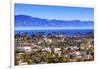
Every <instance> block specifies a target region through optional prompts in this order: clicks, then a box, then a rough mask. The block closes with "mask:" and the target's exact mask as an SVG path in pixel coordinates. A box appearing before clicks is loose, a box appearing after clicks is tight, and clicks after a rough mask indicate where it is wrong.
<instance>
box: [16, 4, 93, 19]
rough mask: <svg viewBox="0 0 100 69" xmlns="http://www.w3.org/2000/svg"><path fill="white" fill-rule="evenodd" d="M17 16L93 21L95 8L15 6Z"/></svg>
mask: <svg viewBox="0 0 100 69" xmlns="http://www.w3.org/2000/svg"><path fill="white" fill-rule="evenodd" d="M15 15H29V16H32V17H39V18H45V19H57V20H81V21H93V20H94V18H93V17H94V9H93V8H80V7H67V6H65V7H64V6H48V5H30V4H15Z"/></svg>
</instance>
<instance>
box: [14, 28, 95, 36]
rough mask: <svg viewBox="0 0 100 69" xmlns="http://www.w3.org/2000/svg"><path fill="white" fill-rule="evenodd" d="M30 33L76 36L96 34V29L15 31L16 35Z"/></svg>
mask: <svg viewBox="0 0 100 69" xmlns="http://www.w3.org/2000/svg"><path fill="white" fill-rule="evenodd" d="M26 32H27V33H28V34H29V35H32V34H36V33H42V34H45V35H47V34H67V35H76V34H85V33H89V32H92V33H94V29H59V30H58V29H52V30H50V29H49V30H15V34H16V33H18V34H23V33H26Z"/></svg>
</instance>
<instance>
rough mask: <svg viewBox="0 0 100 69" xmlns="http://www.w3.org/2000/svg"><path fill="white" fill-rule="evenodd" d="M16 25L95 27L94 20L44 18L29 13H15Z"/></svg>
mask: <svg viewBox="0 0 100 69" xmlns="http://www.w3.org/2000/svg"><path fill="white" fill-rule="evenodd" d="M14 17H15V28H16V27H35V28H36V27H42V28H48V27H49V28H88V29H93V28H94V21H80V20H56V19H51V20H50V19H42V18H38V17H32V16H27V15H15V16H14Z"/></svg>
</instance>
